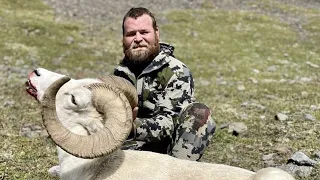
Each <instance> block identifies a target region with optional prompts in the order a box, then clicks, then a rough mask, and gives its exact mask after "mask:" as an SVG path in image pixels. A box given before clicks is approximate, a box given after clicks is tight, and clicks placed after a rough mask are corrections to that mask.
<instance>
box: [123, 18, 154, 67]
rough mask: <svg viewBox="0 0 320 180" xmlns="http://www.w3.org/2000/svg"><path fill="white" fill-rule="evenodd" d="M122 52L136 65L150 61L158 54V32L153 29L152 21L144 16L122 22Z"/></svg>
mask: <svg viewBox="0 0 320 180" xmlns="http://www.w3.org/2000/svg"><path fill="white" fill-rule="evenodd" d="M123 52H124V54H125V57H126V59H128V60H131V61H134V62H136V63H139V62H143V61H146V60H150V58H153V57H155V56H156V55H157V54H158V53H159V30H158V29H156V30H154V29H153V26H152V19H151V17H150V16H148V15H146V14H144V15H142V16H140V17H138V18H137V19H134V18H127V19H126V20H125V22H124V35H123Z"/></svg>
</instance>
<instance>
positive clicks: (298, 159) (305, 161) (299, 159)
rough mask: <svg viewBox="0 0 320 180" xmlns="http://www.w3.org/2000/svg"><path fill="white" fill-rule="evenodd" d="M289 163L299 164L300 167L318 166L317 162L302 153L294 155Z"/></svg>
mask: <svg viewBox="0 0 320 180" xmlns="http://www.w3.org/2000/svg"><path fill="white" fill-rule="evenodd" d="M289 162H292V163H294V164H297V165H299V166H315V165H316V164H317V162H316V161H314V160H312V159H310V158H309V157H308V156H307V155H306V154H304V153H303V152H301V151H298V152H296V153H294V154H293V155H292V156H291V158H290V159H289Z"/></svg>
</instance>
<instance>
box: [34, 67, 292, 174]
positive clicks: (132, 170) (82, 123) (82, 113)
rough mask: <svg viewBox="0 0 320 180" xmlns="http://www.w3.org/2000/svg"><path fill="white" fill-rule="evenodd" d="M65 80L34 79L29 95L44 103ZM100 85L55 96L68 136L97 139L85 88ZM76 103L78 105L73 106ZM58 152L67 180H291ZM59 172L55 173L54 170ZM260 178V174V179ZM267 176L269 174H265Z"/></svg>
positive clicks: (131, 155) (42, 74) (143, 158)
mask: <svg viewBox="0 0 320 180" xmlns="http://www.w3.org/2000/svg"><path fill="white" fill-rule="evenodd" d="M60 77H63V75H61V74H57V73H54V72H51V71H48V70H46V69H43V68H38V69H36V70H35V71H34V72H32V73H30V75H29V77H28V79H29V82H30V83H31V84H32V86H33V87H34V88H35V89H36V90H37V92H36V93H35V92H34V91H33V94H32V92H31V93H30V91H31V90H30V89H29V93H30V94H32V95H33V96H35V98H36V99H37V100H38V101H39V102H41V100H42V96H43V94H44V91H45V90H46V89H47V88H48V86H49V85H50V84H51V83H53V82H54V81H55V80H57V79H59V78H60ZM97 82H98V83H101V81H100V80H99V79H80V80H74V79H72V80H70V81H69V82H67V83H66V84H65V85H63V86H62V87H61V89H60V90H59V91H58V93H57V96H56V109H57V115H58V117H59V120H60V121H61V123H62V124H63V125H64V126H65V127H66V128H67V129H69V130H70V131H72V132H73V133H76V134H80V135H89V134H91V133H95V132H96V131H98V130H99V129H100V128H103V124H102V123H101V122H100V120H101V117H100V116H99V113H97V112H96V111H95V110H94V108H93V107H92V104H91V91H90V90H88V89H86V88H84V87H83V86H84V85H88V84H91V83H97ZM74 102H76V104H77V105H75V104H74ZM57 149H58V158H59V166H60V167H59V169H60V178H61V179H68V180H73V179H74V180H81V179H83V180H85V179H110V180H121V179H123V180H127V179H128V180H129V179H134V180H135V179H137V180H144V179H145V180H151V179H152V180H167V179H168V180H169V179H173V180H180V179H181V180H187V179H190V180H201V179H208V180H209V179H210V180H229V179H230V180H231V179H235V180H271V179H272V180H277V179H279V180H280V179H281V180H293V179H294V178H293V177H292V176H291V175H289V174H288V173H286V172H284V171H282V170H280V169H277V168H265V169H263V170H260V171H258V173H255V172H252V171H249V170H245V169H242V168H238V167H233V166H228V165H223V164H211V163H204V162H195V161H189V160H182V159H177V158H174V157H171V156H169V155H165V154H158V153H153V152H147V151H134V150H120V149H118V150H116V151H115V152H113V153H111V154H109V155H105V156H102V157H99V158H94V159H83V158H78V157H75V156H73V155H71V154H69V153H67V152H65V151H64V150H62V149H61V148H59V147H58V148H57ZM55 168H56V167H55ZM260 172H261V173H260ZM266 172H267V173H266Z"/></svg>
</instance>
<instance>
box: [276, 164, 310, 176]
mask: <svg viewBox="0 0 320 180" xmlns="http://www.w3.org/2000/svg"><path fill="white" fill-rule="evenodd" d="M278 168H280V169H282V170H284V171H287V172H289V173H290V174H293V175H296V176H299V177H304V178H306V177H309V176H310V175H311V172H312V170H313V167H312V166H298V165H296V164H293V163H289V164H286V165H282V166H278Z"/></svg>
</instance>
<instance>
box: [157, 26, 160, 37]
mask: <svg viewBox="0 0 320 180" xmlns="http://www.w3.org/2000/svg"><path fill="white" fill-rule="evenodd" d="M156 36H157V38H158V39H160V30H159V28H158V26H157V28H156Z"/></svg>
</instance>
